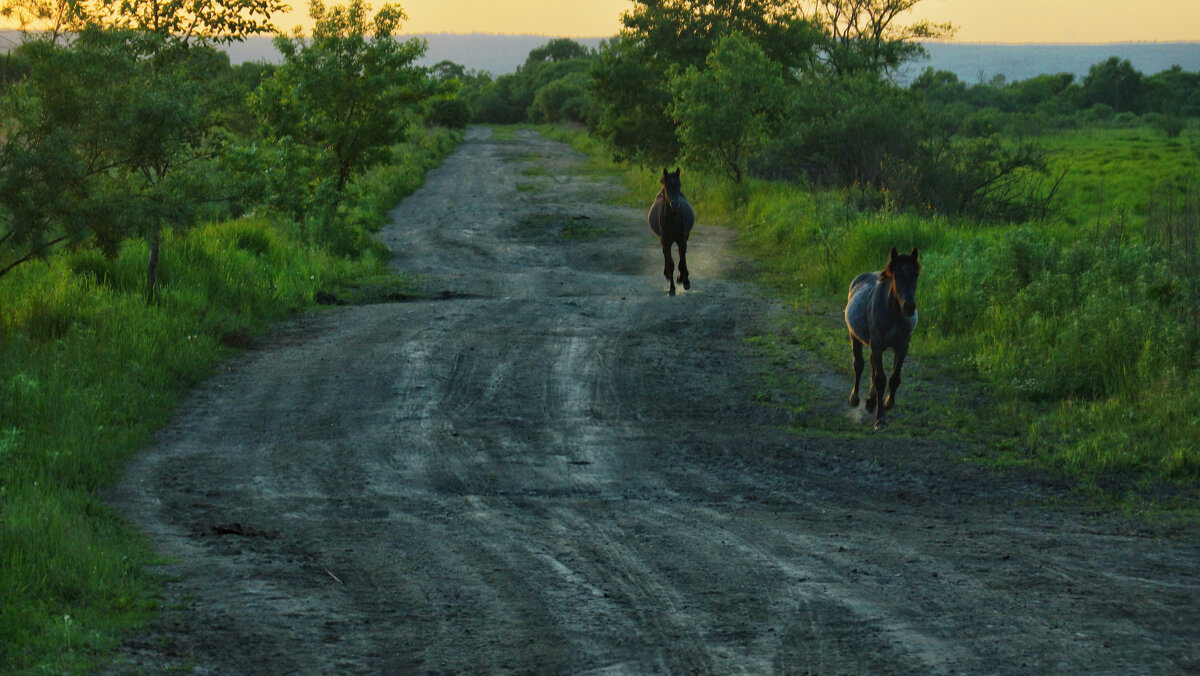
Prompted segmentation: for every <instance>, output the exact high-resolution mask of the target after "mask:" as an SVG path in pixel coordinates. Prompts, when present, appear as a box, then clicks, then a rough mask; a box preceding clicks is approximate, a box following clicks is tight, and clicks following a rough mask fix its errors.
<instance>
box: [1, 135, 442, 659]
mask: <svg viewBox="0 0 1200 676" xmlns="http://www.w3.org/2000/svg"><path fill="white" fill-rule="evenodd" d="M456 138H457V136H456V135H451V134H440V133H439V134H433V135H431V136H429V137H426V138H424V139H421V140H420V141H418V142H417V143H415V144H413V145H411V146H406V147H401V148H397V155H396V157H397V160H396V161H397V163H399V164H401V165H403V166H393V167H384V168H381V169H379V170H377V171H375V172H372V173H371V174H370V175H368V176H366V177H364V178H363V179H361V180H360V181H359V182H357V184H356V185H357V187H356V190H357V191H358V194H357V195H356V196H355V198H354V199H352V200H351V201H350V202H351V205H352V206H351V207H349V209H348V210H347V211H346V212H345V213H343V217H344V218H343V225H342V227H343V228H345V229H346V231H347V232H358V233H359V234H356V235H355V236H359V237H361V236H363V235H361V233H362V232H366V228H369V227H377V225H378V224H379V223H381V222H382V219H383V213H382V211H381V209H386V208H390V207H391V206H392V205H394V204H395V201H398V200H399V198H400V197H399V196H400V195H402V194H404V193H405V192H411V191H412V190H414V189H415V188H416V187H418V186H419V185H420V182H421V180H422V177H423V175H424V171H425V168H427V167H428V166H431V165H432V164H433V163H436V162H437V161H438V159H439V158H440V157H441V156H442V155H444V154H445V153H446V152H448V151H449V149H450V148H452V147H453V145H454V143H455V140H456ZM439 153H440V154H439ZM347 220H350V221H351V222H349V223H346V221H347ZM296 231H297V228H296V227H295V226H289V225H287V224H277V223H272V222H269V221H267V220H265V219H263V218H243V219H240V220H236V221H231V222H224V223H215V224H210V225H206V226H201V227H196V228H193V229H191V230H188V231H185V232H168V233H166V235H165V237H164V240H163V247H162V253H161V268H160V272H159V279H160V283H161V286H160V289H159V292H158V296H157V300H156V302H155V303H154V304H152V305H149V304H147V302H146V300H145V290H144V286H143V285H144V278H145V277H144V276H145V261H146V258H147V255H148V250H147V246H146V244H145V243H144V242H141V241H130V242H127V243H126V244H125V245H124V246H123V247H122V248H121V250H120V252H119V255H118V256H117V257H116V258H114V259H111V260H110V259H107V258H105V257H104V256H103V255H101V254H100V253H99V252H96V251H92V250H87V249H81V250H76V251H70V252H65V253H62V254H60V255H57V256H54V257H52V258H51V259H50V260H48V261H46V262H44V263H30V264H27V265H25V266H22V267H20V268H18V269H16V270H15V271H13V272H12V273H10V274H9V275H7V276H5V277H4V278H3V279H0V590H2V592H0V672H2V673H81V672H91V671H94V670H95V669H97V668H98V667H99V666H100V665H102V664H104V663H105V661H106V660H107V659H108V658H107V656H108V655H109V654H110V653H111V651H112V650H113V649H114V648H115V646H116V645H117V644H118V643H119V641H120V640H121V637H122V636H123V635H125V634H126V633H127V632H128V631H130V630H131V629H132V628H133V627H135V626H137V625H138V624H139V623H141V622H144V621H145V620H146V618H148V617H149V616H150V615H151V614H152V613H153V612H154V611H155V609H156V608H157V606H158V603H159V597H158V581H157V579H156V578H155V576H154V575H153V574H152V573H151V572H150V571H149V570H148V566H149V565H150V564H152V563H153V562H154V556H153V553H152V550H151V548H150V546H149V543H147V542H145V541H144V540H143V539H142V538H141V537H140V536H139V535H138V534H137V533H135V532H133V531H132V529H131V528H130V527H129V526H128V525H126V524H125V523H124V522H122V521H121V520H120V519H119V518H118V517H117V516H116V515H115V514H114V513H113V512H112V511H111V510H110V509H109V508H108V507H107V506H106V505H105V503H104V501H103V493H104V490H105V488H106V487H107V486H109V485H111V484H112V482H113V481H114V480H115V479H116V478H117V477H118V476H119V473H120V471H121V468H122V467H123V465H124V464H125V462H126V461H127V460H128V459H129V458H130V457H131V456H132V455H133V454H134V453H136V452H137V451H138V450H139V449H141V448H144V447H145V446H146V445H147V444H148V443H149V442H150V439H151V435H152V433H153V432H154V430H155V429H157V428H159V427H161V426H162V425H163V424H165V423H166V422H167V420H168V419H169V416H170V415H171V412H172V411H173V410H174V408H175V407H176V406H177V405H178V403H179V402H180V401H181V400H182V398H183V397H184V395H185V394H186V392H187V390H188V389H189V388H191V387H192V386H194V385H196V384H197V383H199V382H200V381H202V380H203V379H204V378H205V377H207V376H208V375H210V374H211V373H212V371H213V369H214V368H215V366H216V365H217V364H218V363H219V362H220V361H221V360H223V359H225V358H227V357H228V356H230V355H231V354H232V353H233V352H234V351H236V350H238V349H241V348H243V347H245V346H246V345H248V344H250V343H252V341H253V339H254V336H255V335H258V334H260V333H262V332H263V331H265V330H266V329H267V327H268V326H269V325H270V324H271V323H272V322H274V321H278V320H280V319H283V318H285V317H287V316H289V315H292V314H294V313H296V312H298V311H301V310H303V309H306V308H309V307H312V305H313V302H314V296H315V293H316V292H317V291H318V290H324V289H345V288H362V287H368V288H371V289H379V288H387V286H388V285H387V283H386V282H383V281H381V280H383V279H384V278H385V277H386V276H387V272H386V266H385V264H384V263H383V262H382V260H381V259H380V258H379V257H376V256H373V255H370V253H369V252H370V251H373V250H374V249H373V248H371V247H368V248H367V249H366V250H367V252H368V254H367V255H361V256H357V257H345V256H340V255H335V254H333V253H331V252H330V249H329V248H316V247H311V246H304V245H301V244H299V243H298V238H297V237H295V234H296ZM396 283H400V284H402V282H394V283H393V284H396Z"/></svg>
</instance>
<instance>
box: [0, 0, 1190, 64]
mask: <svg viewBox="0 0 1200 676" xmlns="http://www.w3.org/2000/svg"><path fill="white" fill-rule="evenodd" d="M1193 1H1194V0H1193ZM402 37H404V38H409V37H419V38H422V39H424V40H425V41H426V42H428V44H429V51H428V52H427V53H426V55H425V58H423V59H422V60H421V63H422V65H426V66H431V65H433V64H435V63H438V62H439V61H453V62H455V63H459V64H462V65H464V66H466V67H467V68H469V69H471V70H478V71H487V72H490V73H492V74H493V75H503V74H505V73H511V72H513V71H515V70H516V69H517V67H518V66H520V65H521V64H522V63H524V62H525V57H527V56H528V55H529V51H530V50H532V49H534V48H536V47H540V46H542V45H544V44H546V43H547V42H549V41H550V40H552V39H553V38H550V37H546V36H543V35H494V34H486V33H427V34H421V35H416V36H412V35H405V36H402ZM601 40H602V38H576V41H577V42H579V43H581V44H584V45H586V46H588V47H591V48H595V47H597V46H598V45H599V44H600V42H601ZM16 43H17V36H16V35H15V34H14V33H12V32H10V31H0V52H3V51H5V49H7V47H8V46H10V45H13V44H16ZM925 49H926V50H927V51H928V52H929V59H926V60H923V61H919V62H917V63H913V64H909V65H908V66H906V67H905V69H904V70H903V71H902V72H901V73H899V79H900V81H901V82H902V83H907V82H909V81H911V80H912V79H913V78H915V77H916V76H917V75H920V73H921V71H923V70H924V69H925V68H927V67H932V68H934V69H936V70H948V71H950V72H952V73H954V74H956V75H958V78H959V79H960V80H962V81H964V82H967V83H971V84H974V83H976V82H980V81H983V82H988V81H990V80H991V79H992V78H993V77H995V76H996V75H1004V77H1005V78H1006V79H1007V80H1008V81H1009V82H1012V81H1014V80H1027V79H1029V78H1031V77H1034V76H1035V75H1041V74H1053V73H1073V74H1074V75H1075V76H1076V77H1077V78H1082V77H1083V76H1085V75H1087V72H1088V68H1089V67H1091V66H1092V65H1094V64H1097V63H1100V62H1102V61H1105V60H1107V59H1108V58H1109V57H1111V56H1118V57H1120V58H1122V59H1129V61H1130V63H1132V64H1133V67H1134V68H1136V69H1138V70H1139V71H1141V72H1142V73H1144V74H1146V75H1153V74H1154V73H1158V72H1161V71H1164V70H1167V69H1169V68H1170V67H1171V66H1174V65H1177V64H1178V65H1179V66H1182V67H1183V69H1184V70H1187V71H1190V72H1196V71H1200V42H1122V43H1111V44H1097V45H1050V44H1029V45H1001V44H959V43H945V42H927V43H925ZM225 50H226V51H227V52H229V58H230V60H232V61H233V63H235V64H237V63H242V62H245V61H266V62H268V63H278V62H279V61H280V57H279V53H278V52H277V51H275V48H274V46H273V45H272V44H271V38H268V37H256V38H251V39H249V40H247V41H246V42H244V43H240V44H233V45H229V46H228V47H226V48H225Z"/></svg>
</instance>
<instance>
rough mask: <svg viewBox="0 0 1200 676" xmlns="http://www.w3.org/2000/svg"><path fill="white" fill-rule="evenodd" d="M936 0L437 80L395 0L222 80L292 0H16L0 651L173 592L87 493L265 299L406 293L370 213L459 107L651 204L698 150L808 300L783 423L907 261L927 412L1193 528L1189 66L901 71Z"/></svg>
mask: <svg viewBox="0 0 1200 676" xmlns="http://www.w3.org/2000/svg"><path fill="white" fill-rule="evenodd" d="M919 1H920V0H806V1H804V2H800V3H796V2H785V1H784V0H739V1H738V2H705V3H701V2H696V1H695V0H667V1H665V2H643V1H641V0H639V1H636V2H634V3H633V8H632V9H631V10H630V11H628V12H627V13H626V14H625V15H624V16H623V26H624V27H623V29H622V31H621V33H620V35H618V36H617V37H615V38H614V39H612V40H610V41H608V42H607V43H605V44H604V45H603V46H602V47H601V48H600V49H599V50H596V51H591V50H588V49H586V48H584V47H582V46H580V45H578V44H577V43H574V42H573V41H571V40H553V41H550V42H548V43H547V44H546V45H545V46H544V47H542V48H539V49H536V50H534V51H533V52H531V53H530V55H529V58H528V59H527V61H526V63H525V64H524V65H523V66H522V67H521V68H520V69H519V70H518V71H517V72H516V73H513V74H510V75H503V76H500V77H493V76H492V75H490V74H487V73H477V72H470V71H468V70H467V69H465V68H463V67H461V66H459V65H457V64H454V63H451V62H443V63H440V64H438V65H437V66H435V67H433V68H431V69H428V70H426V69H422V68H418V67H417V66H416V65H415V63H416V59H417V58H419V57H420V56H421V54H422V53H423V49H424V46H423V45H422V44H421V43H419V42H412V41H409V42H399V41H396V40H394V39H392V37H391V36H392V35H394V34H397V33H398V32H399V31H400V30H401V27H402V24H403V21H404V20H405V19H406V17H405V16H404V13H403V11H402V10H401V9H400V8H398V7H395V6H391V5H385V6H384V7H382V8H381V9H379V10H378V11H377V12H374V13H372V11H371V9H370V8H369V7H368V6H367V5H365V4H364V3H363V2H361V0H353V1H352V2H350V3H349V4H347V5H337V6H334V5H329V6H327V5H325V4H323V3H322V2H320V1H319V0H315V1H314V2H312V4H311V5H310V13H311V16H312V18H313V20H314V22H315V26H316V28H315V30H314V32H313V34H312V36H311V37H301V36H280V37H279V38H278V39H277V41H276V45H277V47H278V49H279V50H280V52H281V54H283V56H284V61H283V63H282V64H281V65H279V66H267V65H263V64H244V65H241V66H238V67H233V66H231V65H230V63H229V61H228V58H227V57H226V56H225V55H224V54H223V53H221V52H220V51H219V50H218V49H217V48H216V47H218V46H219V45H220V44H221V43H222V42H228V41H236V40H239V39H242V38H244V37H245V36H248V35H251V34H256V33H263V32H272V31H273V30H274V27H273V25H272V24H271V15H272V14H273V13H275V12H277V11H279V10H280V9H281V8H282V6H281V4H280V3H276V2H272V1H269V0H268V1H266V2H262V1H259V0H253V1H252V0H235V1H233V2H228V3H224V4H222V5H221V10H220V11H218V12H209V11H202V12H200V13H193V12H191V10H189V9H188V7H185V6H183V5H180V4H178V3H158V2H148V3H123V4H122V3H115V2H104V1H102V0H97V1H96V2H43V1H42V0H0V13H3V15H4V16H6V17H10V18H16V19H17V20H19V21H21V22H22V24H23V25H24V26H25V27H26V28H27V29H28V31H29V33H28V34H27V38H26V42H25V43H24V44H23V45H21V46H20V47H18V48H17V49H15V50H13V51H12V52H11V53H9V54H7V55H5V56H4V57H3V59H2V60H0V589H3V590H4V593H3V595H2V596H0V671H5V672H10V671H11V672H17V673H22V672H30V673H46V672H49V673H64V672H67V673H70V672H81V671H89V670H94V669H95V668H96V667H97V665H98V664H101V663H102V662H103V661H104V660H105V659H106V655H107V654H108V651H111V650H112V649H113V647H114V646H115V645H116V644H117V642H118V641H119V638H120V636H121V635H122V632H123V631H125V630H127V629H128V628H130V627H132V626H134V625H135V624H136V623H138V622H141V621H144V620H145V618H146V617H148V616H149V614H151V613H152V612H153V609H154V608H155V605H156V603H157V602H158V601H157V597H156V595H155V594H156V592H155V589H156V586H155V581H154V579H153V576H152V575H151V574H150V573H148V572H147V566H148V565H150V564H151V563H152V562H153V555H152V553H151V549H150V548H149V546H148V545H147V543H145V542H142V541H141V540H140V538H139V537H138V536H137V535H136V534H135V533H132V532H130V530H129V529H128V528H127V527H126V526H125V525H124V524H123V523H122V522H121V521H120V520H119V519H118V518H117V517H116V515H114V514H113V513H112V512H111V511H110V510H108V509H107V508H106V507H105V505H104V503H103V499H102V498H103V493H104V490H105V488H106V487H107V486H109V485H111V483H112V481H114V479H115V478H116V477H118V476H119V474H120V471H121V467H122V465H123V464H124V462H126V461H127V460H128V458H129V457H131V455H132V454H133V453H134V452H136V451H137V450H138V449H139V448H142V447H144V446H145V445H146V444H147V443H148V442H149V441H150V439H151V435H152V433H153V431H154V430H155V429H156V428H158V427H159V426H161V425H162V424H163V423H165V422H166V420H167V419H168V417H169V415H170V414H171V411H172V410H173V409H174V407H175V406H176V405H177V404H178V402H179V401H180V400H181V398H182V397H183V395H184V394H185V392H186V390H187V389H188V388H189V387H191V386H192V385H194V384H196V383H198V382H199V381H200V380H201V379H203V378H204V377H206V376H207V375H208V374H210V373H211V372H212V370H213V369H214V368H215V366H216V364H218V363H219V362H220V361H221V360H222V359H225V358H227V357H228V356H229V355H230V354H232V353H233V352H235V351H236V350H238V349H242V348H244V347H246V346H247V345H250V344H252V343H253V341H254V337H255V335H257V334H258V333H259V332H261V331H262V330H263V329H264V328H265V327H266V326H267V325H268V324H269V323H270V322H272V321H275V320H278V319H281V318H284V317H286V316H288V315H289V314H292V313H294V312H297V311H300V310H302V309H305V308H308V307H311V306H312V305H314V304H315V303H316V302H318V301H323V302H335V301H337V300H339V298H346V297H355V294H357V297H360V298H361V297H363V296H364V295H365V296H366V297H370V295H371V294H372V293H374V292H373V291H371V289H383V291H380V292H378V293H379V295H387V294H388V293H390V292H398V291H400V290H402V287H403V284H404V281H403V280H402V279H399V280H398V279H397V278H395V277H393V276H391V275H389V273H388V272H387V269H386V259H387V256H388V254H387V252H386V251H384V250H383V248H382V246H381V245H380V244H379V243H378V242H376V241H375V240H374V239H373V238H372V236H371V234H372V233H373V232H374V231H375V230H376V229H378V227H379V226H380V225H381V224H382V222H383V219H384V218H385V216H384V214H385V213H386V211H387V210H388V209H390V208H391V207H392V206H393V205H394V204H395V203H396V202H397V201H398V200H399V199H400V198H401V197H403V196H404V195H405V194H407V193H408V192H410V191H412V190H414V189H415V188H416V187H417V186H418V185H420V183H421V181H422V178H423V176H424V173H425V171H426V170H427V169H428V168H430V167H431V166H433V165H435V164H436V163H437V162H438V161H439V160H440V158H442V157H443V156H444V155H445V154H446V153H448V152H449V151H450V150H451V149H452V148H453V146H454V145H455V144H456V143H457V142H458V141H459V140H460V139H461V135H460V134H459V132H458V131H456V130H457V129H460V128H462V127H463V126H465V125H466V124H467V123H469V122H472V121H475V122H485V123H517V122H531V123H566V126H558V127H556V128H555V129H556V131H555V132H554V133H557V134H560V135H561V137H562V138H566V139H569V140H570V141H571V142H573V143H575V144H576V145H577V147H580V148H581V149H584V150H586V151H588V152H591V153H593V154H594V155H596V156H600V157H602V158H603V159H602V160H600V161H601V162H602V163H603V164H605V165H606V166H608V167H610V168H611V170H613V171H618V172H623V173H624V174H625V176H626V180H627V181H628V182H629V184H630V186H631V188H633V191H632V192H631V199H636V200H637V203H638V204H639V205H644V202H643V200H646V199H648V197H647V196H649V195H653V193H654V192H655V191H656V190H657V184H656V183H655V181H654V177H656V176H657V175H658V172H659V170H660V169H661V168H662V167H664V166H672V167H673V166H677V165H680V164H681V165H682V166H683V167H684V176H685V182H684V185H685V189H686V190H687V192H688V194H689V198H690V199H691V201H692V202H693V204H695V205H696V207H697V210H698V211H699V212H700V214H701V220H702V221H705V220H707V221H709V222H721V223H724V224H727V225H729V226H731V227H734V228H737V229H738V230H739V231H740V232H741V238H740V241H741V243H742V245H743V246H744V247H745V249H746V250H747V251H748V252H750V253H752V254H753V255H754V257H755V259H756V260H757V262H758V264H759V266H758V267H759V269H760V271H761V276H762V280H763V282H764V283H765V285H766V286H768V287H770V288H772V289H774V290H775V291H776V292H777V293H779V294H780V295H781V296H783V297H784V298H787V299H789V300H791V301H793V302H794V304H795V307H796V308H797V312H796V314H795V316H794V317H793V318H792V320H791V321H790V324H789V325H788V326H786V327H782V328H781V329H780V330H779V331H778V332H776V333H775V334H774V335H772V336H764V337H763V338H762V339H761V340H760V341H759V342H760V345H762V347H763V349H765V350H768V351H769V352H770V353H771V354H773V355H775V356H776V357H777V358H778V361H777V363H778V364H779V372H778V373H777V374H774V376H773V377H777V378H778V379H777V381H775V382H773V384H772V386H773V387H775V388H776V389H780V390H781V391H782V392H783V394H782V395H780V397H779V399H778V401H779V403H780V404H781V405H787V406H789V407H791V408H793V409H794V410H802V409H804V408H805V407H806V399H811V397H812V396H813V394H814V393H813V391H812V389H811V387H810V386H806V385H805V384H804V380H803V378H800V377H791V376H792V375H795V374H797V373H799V372H800V371H802V370H803V368H804V366H805V365H804V364H803V363H801V362H798V361H797V359H798V355H800V354H802V353H803V354H815V355H818V356H819V357H820V358H821V359H823V360H825V361H826V362H827V363H829V364H833V365H835V366H836V367H837V368H839V369H845V370H846V371H847V372H848V362H849V357H848V350H847V348H846V344H845V343H846V341H845V336H844V329H843V328H842V327H841V324H840V321H839V319H838V315H839V313H840V309H841V304H842V302H843V301H844V294H845V289H846V286H847V284H848V282H849V280H850V279H852V278H853V276H854V275H855V274H857V273H859V272H862V271H864V270H873V269H877V268H879V267H880V265H881V263H882V261H883V259H884V257H885V256H886V252H887V251H888V250H889V249H890V248H891V247H893V246H895V247H898V248H900V249H904V250H906V249H908V248H911V247H914V246H917V247H920V249H921V254H922V255H921V260H922V263H923V265H924V272H923V274H922V282H921V287H920V291H919V296H918V297H919V302H920V306H921V326H920V328H919V329H918V331H917V334H916V336H915V341H914V345H913V352H912V358H913V359H914V360H915V361H917V362H920V363H922V364H923V367H924V368H928V369H930V370H937V372H938V373H944V374H946V375H947V376H948V377H949V379H950V380H951V381H952V382H958V383H961V384H962V386H961V387H957V388H953V389H952V391H949V392H943V393H942V394H944V395H946V396H939V397H937V400H936V401H935V400H934V399H935V397H934V396H933V395H930V394H923V395H922V396H926V397H927V399H926V401H925V402H923V403H925V404H927V406H928V407H927V409H926V412H924V413H918V412H916V411H912V413H906V415H911V416H912V417H911V418H910V419H912V420H915V421H918V422H919V425H920V429H921V430H923V431H928V432H930V433H936V434H940V435H947V436H951V437H954V438H969V439H972V440H973V441H978V440H980V439H985V440H986V441H987V443H986V445H985V447H984V449H983V451H982V456H981V458H980V459H981V460H982V461H984V462H987V463H992V464H997V465H1030V466H1035V467H1038V468H1043V469H1050V470H1052V471H1057V472H1061V473H1063V475H1064V476H1067V477H1070V478H1071V479H1072V480H1073V481H1076V482H1077V484H1078V485H1079V486H1080V488H1081V489H1082V490H1083V491H1085V492H1088V493H1091V494H1093V495H1096V496H1099V497H1102V498H1103V499H1106V500H1115V501H1119V502H1121V503H1123V504H1125V505H1127V506H1129V507H1130V508H1134V509H1138V508H1142V507H1145V506H1147V505H1151V506H1153V507H1155V508H1156V509H1161V508H1163V507H1166V508H1169V509H1174V510H1176V512H1177V513H1180V514H1183V513H1192V514H1194V513H1195V509H1196V505H1197V497H1198V496H1197V487H1198V486H1200V418H1198V417H1197V414H1196V413H1195V411H1194V407H1191V406H1189V405H1188V404H1187V402H1188V397H1187V396H1186V395H1187V393H1188V392H1189V391H1191V390H1192V389H1193V388H1194V387H1195V386H1196V385H1200V360H1198V358H1197V356H1196V354H1197V348H1198V347H1200V310H1198V309H1197V308H1200V304H1197V303H1196V301H1195V297H1194V294H1195V289H1197V288H1200V243H1198V239H1200V238H1198V236H1197V233H1198V231H1200V223H1198V221H1200V189H1198V188H1197V184H1196V170H1197V163H1198V162H1200V130H1198V129H1197V121H1196V120H1197V118H1198V117H1200V100H1198V99H1197V96H1198V95H1197V92H1200V86H1197V85H1198V84H1200V73H1189V72H1187V71H1184V70H1182V69H1181V68H1175V69H1172V70H1169V71H1165V72H1163V73H1159V74H1154V75H1149V76H1147V75H1144V74H1142V73H1139V72H1137V71H1136V70H1135V69H1133V68H1132V66H1131V65H1130V64H1129V63H1128V62H1122V61H1120V60H1116V59H1113V60H1109V61H1106V62H1103V63H1100V64H1096V66H1095V67H1094V68H1093V69H1092V71H1091V72H1090V73H1089V74H1088V76H1086V77H1085V78H1083V79H1082V80H1081V81H1078V82H1077V81H1076V80H1075V78H1074V77H1073V76H1070V75H1049V76H1040V77H1038V78H1033V79H1031V80H1028V81H1024V82H1011V83H1010V82H1007V81H1004V80H1003V79H1002V78H997V79H994V80H993V81H991V82H988V83H983V84H975V85H970V86H968V85H967V84H965V83H963V82H960V81H958V79H957V78H956V77H955V76H954V75H952V74H950V73H945V72H934V71H926V72H925V73H924V74H922V75H921V76H920V77H918V78H917V79H916V80H915V81H913V82H912V83H907V84H904V85H900V84H898V83H896V82H895V81H894V80H893V78H892V75H893V73H895V72H896V71H897V69H898V68H899V66H901V65H903V64H905V63H909V62H911V61H912V60H913V59H916V58H919V57H920V55H921V47H920V45H919V43H918V42H917V40H919V39H924V38H937V37H946V36H948V35H950V34H952V31H953V28H952V27H950V26H939V25H930V24H924V23H917V24H908V25H906V24H904V22H903V18H904V16H905V12H906V11H907V10H908V9H910V8H911V7H912V6H913V5H915V4H917V3H918V2H919ZM189 7H190V6H189ZM351 102H353V103H354V105H351ZM591 234H592V233H578V236H581V237H584V236H591ZM363 289H367V291H363ZM846 383H847V390H848V388H849V378H848V376H847V378H846ZM906 399H907V401H906V405H909V406H914V405H912V404H909V403H908V402H912V401H913V399H912V398H911V397H906ZM910 410H911V409H910ZM803 424H805V425H806V426H808V427H810V428H811V429H816V430H818V431H823V432H828V433H836V434H865V433H866V432H864V431H862V430H858V429H855V428H854V427H853V426H851V425H850V423H848V422H847V421H845V420H842V419H837V420H830V419H827V418H826V419H818V418H817V417H814V416H811V415H810V416H808V417H804V418H803ZM901 427H902V426H901V425H896V426H894V427H893V428H892V429H890V430H889V431H888V434H897V433H903V432H902V431H901ZM1189 510H1190V511H1189Z"/></svg>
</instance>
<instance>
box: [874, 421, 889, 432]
mask: <svg viewBox="0 0 1200 676" xmlns="http://www.w3.org/2000/svg"><path fill="white" fill-rule="evenodd" d="M886 429H887V421H886V420H876V421H875V431H876V432H879V431H881V430H886Z"/></svg>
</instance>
